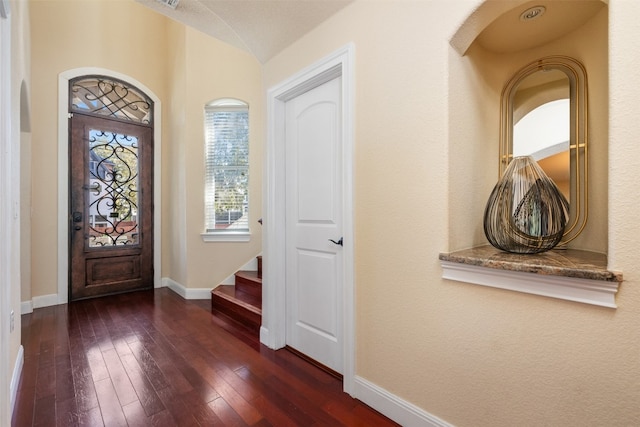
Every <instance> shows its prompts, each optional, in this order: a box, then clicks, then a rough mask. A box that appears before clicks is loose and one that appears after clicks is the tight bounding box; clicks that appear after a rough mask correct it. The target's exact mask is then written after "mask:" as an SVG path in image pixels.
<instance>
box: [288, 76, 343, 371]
mask: <svg viewBox="0 0 640 427" xmlns="http://www.w3.org/2000/svg"><path fill="white" fill-rule="evenodd" d="M285 109H286V137H285V139H286V142H285V144H286V160H285V162H286V176H287V184H286V236H287V237H286V276H285V277H286V295H287V309H286V310H287V314H286V318H287V321H286V342H287V345H289V346H290V347H293V348H294V349H296V350H298V351H300V352H301V353H303V354H305V355H307V356H309V357H311V358H312V359H315V360H316V361H318V362H320V363H321V364H323V365H325V366H327V367H329V368H331V369H332V370H334V371H336V372H338V373H342V372H343V345H344V343H343V333H342V330H343V273H342V270H343V251H342V222H343V220H342V156H341V153H342V138H341V135H342V133H341V132H342V125H341V115H342V113H341V109H342V107H341V77H337V78H335V79H333V80H331V81H329V82H327V83H324V84H322V85H320V86H318V87H316V88H314V89H311V90H309V91H307V92H305V93H303V94H301V95H299V96H297V97H295V98H293V99H291V100H289V101H287V102H286V106H285Z"/></svg>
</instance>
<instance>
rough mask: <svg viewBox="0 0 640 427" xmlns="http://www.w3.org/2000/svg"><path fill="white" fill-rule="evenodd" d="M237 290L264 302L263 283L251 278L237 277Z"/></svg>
mask: <svg viewBox="0 0 640 427" xmlns="http://www.w3.org/2000/svg"><path fill="white" fill-rule="evenodd" d="M236 289H237V290H238V291H241V292H245V293H247V294H251V295H253V296H255V297H257V298H260V301H261V302H262V281H259V282H258V281H255V280H252V279H251V278H247V277H242V276H236Z"/></svg>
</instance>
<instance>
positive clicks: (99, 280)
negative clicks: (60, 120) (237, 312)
mask: <svg viewBox="0 0 640 427" xmlns="http://www.w3.org/2000/svg"><path fill="white" fill-rule="evenodd" d="M70 130H71V131H70V149H69V152H70V182H69V185H70V189H69V190H70V191H69V194H70V197H71V200H70V203H69V221H70V222H69V233H70V236H69V242H70V257H69V259H70V300H72V301H73V300H78V299H83V298H91V297H96V296H101V295H107V294H113V293H120V292H128V291H133V290H140V289H148V288H152V287H153V235H152V230H153V224H152V218H153V212H152V210H153V206H152V200H153V180H152V176H153V170H152V169H153V163H152V162H153V139H152V138H153V137H152V135H153V133H152V128H151V127H150V126H148V125H142V124H136V123H127V122H123V121H121V120H117V119H112V118H108V117H97V116H91V115H85V114H81V113H77V112H75V113H73V114H72V118H71V119H70Z"/></svg>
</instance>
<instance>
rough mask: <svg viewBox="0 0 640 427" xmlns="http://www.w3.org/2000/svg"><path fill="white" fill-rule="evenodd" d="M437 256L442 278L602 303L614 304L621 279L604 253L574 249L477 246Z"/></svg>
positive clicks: (604, 304) (586, 302)
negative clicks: (527, 250)
mask: <svg viewBox="0 0 640 427" xmlns="http://www.w3.org/2000/svg"><path fill="white" fill-rule="evenodd" d="M439 258H440V264H441V266H442V277H443V278H444V279H449V280H455V281H459V282H466V283H473V284H476V285H483V286H490V287H495V288H501V289H508V290H512V291H518V292H525V293H529V294H535V295H542V296H547V297H552V298H559V299H564V300H569V301H575V302H581V303H585V304H593V305H599V306H602V307H610V308H616V307H617V306H616V302H615V295H616V293H617V292H618V287H619V286H620V283H622V273H619V272H613V271H609V270H607V268H606V267H607V258H606V255H603V254H599V253H595V252H588V251H581V250H576V249H554V250H551V251H548V252H543V253H541V254H535V255H521V254H512V253H507V252H503V251H500V250H498V249H496V248H494V247H492V246H480V247H476V248H472V249H465V250H462V251H457V252H451V253H442V254H440V257H439Z"/></svg>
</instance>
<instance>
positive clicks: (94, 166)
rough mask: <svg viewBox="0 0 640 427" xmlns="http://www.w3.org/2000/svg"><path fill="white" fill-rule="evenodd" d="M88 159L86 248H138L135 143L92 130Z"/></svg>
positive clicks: (121, 137)
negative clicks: (130, 246)
mask: <svg viewBox="0 0 640 427" xmlns="http://www.w3.org/2000/svg"><path fill="white" fill-rule="evenodd" d="M89 158H90V161H89V180H90V185H89V186H87V187H85V190H87V191H88V192H89V218H90V225H89V247H104V246H118V245H135V244H138V242H139V227H138V139H137V138H135V137H131V136H127V135H121V134H117V133H113V132H104V131H100V130H95V129H93V130H91V131H90V132H89Z"/></svg>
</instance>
